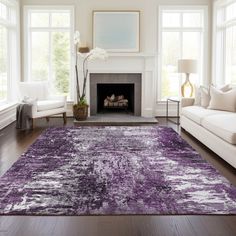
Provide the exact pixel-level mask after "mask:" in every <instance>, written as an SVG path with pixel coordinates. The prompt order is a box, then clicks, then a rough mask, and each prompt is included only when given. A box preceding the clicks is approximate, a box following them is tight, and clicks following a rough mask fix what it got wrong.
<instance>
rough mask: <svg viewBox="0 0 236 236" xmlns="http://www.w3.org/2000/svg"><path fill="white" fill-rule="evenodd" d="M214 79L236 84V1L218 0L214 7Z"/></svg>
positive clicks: (218, 82) (220, 82)
mask: <svg viewBox="0 0 236 236" xmlns="http://www.w3.org/2000/svg"><path fill="white" fill-rule="evenodd" d="M214 10H215V11H214V13H215V14H214V40H215V42H214V48H213V52H214V54H213V79H214V82H215V83H216V84H225V83H231V84H234V85H235V84H236V14H235V12H236V1H235V0H234V1H217V2H216V4H215V7H214Z"/></svg>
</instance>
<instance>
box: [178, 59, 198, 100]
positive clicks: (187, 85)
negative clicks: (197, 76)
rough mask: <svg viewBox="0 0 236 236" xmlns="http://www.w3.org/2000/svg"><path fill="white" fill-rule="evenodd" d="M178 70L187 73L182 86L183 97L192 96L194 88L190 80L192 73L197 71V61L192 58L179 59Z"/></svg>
mask: <svg viewBox="0 0 236 236" xmlns="http://www.w3.org/2000/svg"><path fill="white" fill-rule="evenodd" d="M178 72H179V73H186V80H185V82H184V84H183V85H182V87H181V93H182V96H183V97H192V96H193V92H194V88H193V85H192V83H191V82H190V80H189V77H190V74H191V73H197V61H196V60H190V59H182V60H179V61H178Z"/></svg>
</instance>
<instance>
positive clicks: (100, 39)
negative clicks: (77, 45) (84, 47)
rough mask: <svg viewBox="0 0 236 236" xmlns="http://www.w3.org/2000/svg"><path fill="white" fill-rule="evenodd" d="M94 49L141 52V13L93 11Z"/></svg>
mask: <svg viewBox="0 0 236 236" xmlns="http://www.w3.org/2000/svg"><path fill="white" fill-rule="evenodd" d="M93 47H94V48H95V47H99V48H103V49H105V50H107V51H108V52H139V51H140V11H93Z"/></svg>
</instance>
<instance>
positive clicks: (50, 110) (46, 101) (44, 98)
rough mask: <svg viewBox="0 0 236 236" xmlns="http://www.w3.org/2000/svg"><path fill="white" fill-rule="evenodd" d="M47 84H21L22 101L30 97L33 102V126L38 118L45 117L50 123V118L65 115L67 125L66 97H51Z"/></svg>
mask: <svg viewBox="0 0 236 236" xmlns="http://www.w3.org/2000/svg"><path fill="white" fill-rule="evenodd" d="M48 86H49V85H48V83H46V82H21V83H20V84H19V92H20V99H21V100H23V98H24V97H26V96H27V97H29V98H30V99H31V100H32V101H33V106H32V115H31V118H32V124H33V127H34V123H35V122H34V121H35V119H37V118H42V117H45V118H46V119H47V121H49V116H52V115H58V114H62V115H63V120H64V124H65V123H66V96H51V95H50V93H49V90H48Z"/></svg>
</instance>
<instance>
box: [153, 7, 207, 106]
mask: <svg viewBox="0 0 236 236" xmlns="http://www.w3.org/2000/svg"><path fill="white" fill-rule="evenodd" d="M208 9H209V8H208V6H207V5H197V6H196V5H193V6H191V5H183V6H180V5H175V6H173V5H171V6H169V5H160V6H159V7H158V24H157V26H158V30H157V32H158V37H157V39H158V40H157V48H158V72H157V74H158V79H157V89H156V91H157V96H156V102H157V103H158V104H162V103H165V101H163V100H162V98H161V89H162V77H161V71H162V57H161V55H162V32H165V31H166V32H168V30H169V32H174V31H175V30H176V32H180V29H181V32H182V33H183V32H198V31H196V29H199V32H202V33H203V42H202V43H203V47H202V50H203V52H202V59H203V62H202V71H201V75H200V77H201V81H199V82H200V83H205V81H206V78H207V75H208V56H209V55H208V50H209V48H208V33H209V29H208V21H209V20H208ZM163 10H166V11H168V10H169V11H170V12H173V11H175V10H176V12H179V11H181V12H184V11H186V12H190V11H192V12H199V11H202V13H203V17H204V22H203V26H202V28H201V27H164V28H163V27H162V12H163ZM163 29H164V30H163ZM172 30H173V31H172ZM181 35H182V34H181ZM180 41H181V42H182V38H181V39H180ZM180 50H181V52H182V44H181V48H180ZM179 84H180V86H181V81H180V82H179ZM180 86H179V90H180Z"/></svg>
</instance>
